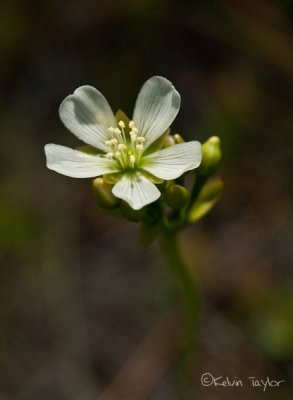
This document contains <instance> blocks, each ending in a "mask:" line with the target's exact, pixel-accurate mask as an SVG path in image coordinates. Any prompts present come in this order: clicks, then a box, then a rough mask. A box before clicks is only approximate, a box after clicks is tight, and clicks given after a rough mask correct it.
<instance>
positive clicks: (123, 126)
mask: <svg viewBox="0 0 293 400" xmlns="http://www.w3.org/2000/svg"><path fill="white" fill-rule="evenodd" d="M118 126H120V128H122V129H123V128H125V124H124V122H123V121H119V122H118Z"/></svg>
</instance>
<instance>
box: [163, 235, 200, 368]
mask: <svg viewBox="0 0 293 400" xmlns="http://www.w3.org/2000/svg"><path fill="white" fill-rule="evenodd" d="M161 244H162V247H163V250H164V254H165V257H166V259H167V261H168V264H169V266H170V268H171V270H172V272H173V274H174V276H175V278H176V281H177V282H178V284H179V285H180V288H181V292H182V296H181V299H182V305H183V308H184V313H185V326H186V332H185V336H184V343H183V348H182V353H181V357H180V361H181V363H182V364H181V365H183V366H184V367H187V361H189V360H190V359H191V356H192V355H193V354H194V350H195V345H196V342H197V335H198V324H199V317H200V315H199V311H200V305H199V293H198V289H197V285H196V282H195V279H194V276H193V275H192V274H191V273H190V271H189V269H188V267H187V266H186V265H185V262H184V260H183V259H182V256H181V253H180V250H179V247H178V243H177V237H176V233H175V232H174V231H172V230H170V229H168V228H167V227H164V228H163V229H162V231H161Z"/></svg>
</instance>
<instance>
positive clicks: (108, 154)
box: [106, 152, 114, 158]
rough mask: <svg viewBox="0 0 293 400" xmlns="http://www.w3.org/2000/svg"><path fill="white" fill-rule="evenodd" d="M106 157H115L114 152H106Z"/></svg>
mask: <svg viewBox="0 0 293 400" xmlns="http://www.w3.org/2000/svg"><path fill="white" fill-rule="evenodd" d="M106 157H107V158H113V157H114V154H113V153H112V152H110V153H107V154H106Z"/></svg>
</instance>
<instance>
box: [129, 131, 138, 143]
mask: <svg viewBox="0 0 293 400" xmlns="http://www.w3.org/2000/svg"><path fill="white" fill-rule="evenodd" d="M130 139H131V141H132V142H135V141H136V139H137V134H136V133H135V132H133V131H130Z"/></svg>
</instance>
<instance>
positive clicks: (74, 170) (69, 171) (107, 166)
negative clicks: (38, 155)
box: [45, 144, 119, 178]
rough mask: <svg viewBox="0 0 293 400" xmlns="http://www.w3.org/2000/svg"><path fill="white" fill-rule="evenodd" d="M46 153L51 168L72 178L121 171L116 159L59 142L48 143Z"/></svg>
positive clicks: (48, 165) (91, 176)
mask: <svg viewBox="0 0 293 400" xmlns="http://www.w3.org/2000/svg"><path fill="white" fill-rule="evenodd" d="M45 153H46V158H47V167H48V168H49V169H52V170H53V171H56V172H59V174H63V175H66V176H71V177H72V178H93V177H95V176H99V175H103V174H108V173H113V172H118V171H119V168H118V165H117V164H116V162H115V161H114V160H111V159H108V158H105V157H101V156H100V155H91V154H86V153H83V152H82V151H78V150H73V149H70V148H69V147H65V146H59V145H57V144H46V146H45Z"/></svg>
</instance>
